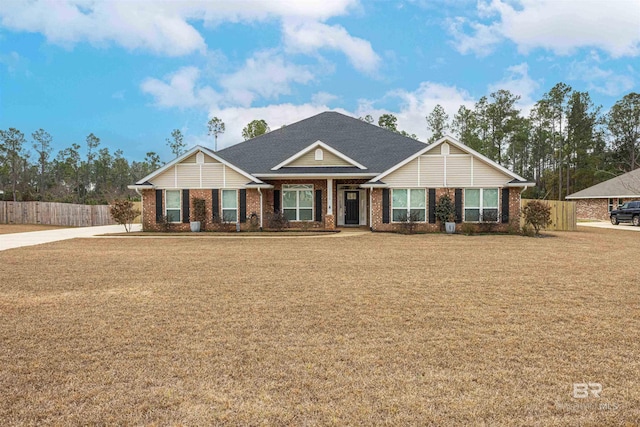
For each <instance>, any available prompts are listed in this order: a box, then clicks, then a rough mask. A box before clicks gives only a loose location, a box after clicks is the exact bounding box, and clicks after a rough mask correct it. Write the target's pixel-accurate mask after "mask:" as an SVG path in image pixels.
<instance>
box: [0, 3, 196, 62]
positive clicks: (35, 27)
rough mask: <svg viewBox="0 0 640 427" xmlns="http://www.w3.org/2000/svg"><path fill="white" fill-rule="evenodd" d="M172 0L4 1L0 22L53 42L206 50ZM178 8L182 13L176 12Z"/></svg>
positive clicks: (163, 51) (162, 51)
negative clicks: (26, 3) (142, 0)
mask: <svg viewBox="0 0 640 427" xmlns="http://www.w3.org/2000/svg"><path fill="white" fill-rule="evenodd" d="M173 5H174V4H173V3H168V2H163V3H155V2H126V1H104V2H98V1H90V0H75V1H66V2H63V1H55V0H49V1H47V0H36V1H32V2H29V3H28V6H25V3H23V2H14V1H8V2H2V6H0V23H1V24H2V26H3V27H6V28H9V29H11V30H17V31H28V32H40V33H42V34H44V36H45V37H46V38H47V40H48V41H49V42H51V43H54V44H60V45H64V46H68V47H71V46H73V45H75V44H76V43H78V42H80V41H88V42H90V43H93V44H98V45H104V44H106V43H108V42H113V43H116V44H118V45H120V46H123V47H125V48H127V49H145V50H149V51H152V52H155V53H160V54H167V55H172V56H175V55H184V54H186V53H190V52H193V51H197V50H201V51H204V49H205V48H206V46H205V43H204V39H203V38H202V36H201V35H200V33H199V32H198V31H197V30H196V29H195V28H193V27H192V26H191V25H190V24H189V23H188V22H187V21H186V16H185V13H179V12H178V11H176V10H175V9H176V7H175V6H173ZM176 12H178V13H176Z"/></svg>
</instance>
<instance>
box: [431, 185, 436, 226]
mask: <svg viewBox="0 0 640 427" xmlns="http://www.w3.org/2000/svg"><path fill="white" fill-rule="evenodd" d="M435 223H436V189H435V188H430V189H429V224H435Z"/></svg>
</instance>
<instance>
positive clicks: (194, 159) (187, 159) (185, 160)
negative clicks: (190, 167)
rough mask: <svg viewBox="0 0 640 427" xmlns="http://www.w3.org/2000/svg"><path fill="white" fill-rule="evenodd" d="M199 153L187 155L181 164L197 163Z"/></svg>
mask: <svg viewBox="0 0 640 427" xmlns="http://www.w3.org/2000/svg"><path fill="white" fill-rule="evenodd" d="M197 154H198V153H197V152H196V153H193V155H191V156H189V157H187V158H186V159H184V160H183V161H181V162H180V164H184V163H195V162H196V155H197Z"/></svg>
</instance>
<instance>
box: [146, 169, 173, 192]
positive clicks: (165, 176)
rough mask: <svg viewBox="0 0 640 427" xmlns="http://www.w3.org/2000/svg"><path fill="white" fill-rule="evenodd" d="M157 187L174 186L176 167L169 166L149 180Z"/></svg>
mask: <svg viewBox="0 0 640 427" xmlns="http://www.w3.org/2000/svg"><path fill="white" fill-rule="evenodd" d="M151 183H152V184H153V185H155V186H156V187H158V188H176V168H175V166H174V167H171V168H169V169H167V170H166V171H164V172H163V173H162V174H160V175H158V176H156V177H155V178H153V179H152V180H151Z"/></svg>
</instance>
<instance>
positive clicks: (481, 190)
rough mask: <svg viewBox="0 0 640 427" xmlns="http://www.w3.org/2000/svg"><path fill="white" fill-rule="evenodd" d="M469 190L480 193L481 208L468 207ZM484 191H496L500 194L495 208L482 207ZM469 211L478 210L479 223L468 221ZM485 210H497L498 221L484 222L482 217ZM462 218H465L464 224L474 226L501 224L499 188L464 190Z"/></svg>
mask: <svg viewBox="0 0 640 427" xmlns="http://www.w3.org/2000/svg"><path fill="white" fill-rule="evenodd" d="M467 190H479V191H480V199H479V203H480V206H467ZM484 190H496V191H497V192H498V198H497V201H498V203H497V206H496V207H495V208H494V207H483V206H482V202H483V200H484ZM467 209H478V210H479V213H478V218H479V221H467ZM485 209H496V210H497V215H496V220H495V221H482V217H483V213H484V210H485ZM462 216H463V220H462V221H463V222H469V223H474V224H480V223H487V222H490V223H499V222H500V189H499V188H497V187H479V188H465V189H464V205H463V207H462Z"/></svg>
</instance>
